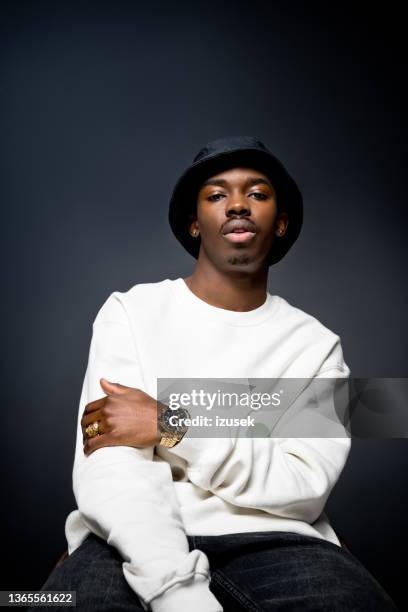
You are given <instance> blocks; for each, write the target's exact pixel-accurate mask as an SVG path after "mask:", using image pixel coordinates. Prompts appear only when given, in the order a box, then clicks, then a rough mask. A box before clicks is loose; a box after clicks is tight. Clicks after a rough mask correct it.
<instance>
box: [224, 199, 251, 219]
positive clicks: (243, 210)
mask: <svg viewBox="0 0 408 612" xmlns="http://www.w3.org/2000/svg"><path fill="white" fill-rule="evenodd" d="M250 212H251V211H250V208H249V206H248V202H247V201H246V200H243V201H241V200H240V199H239V198H235V199H234V202H233V203H232V204H229V205H228V207H227V210H226V211H225V213H226V215H227V217H230V216H231V215H248V214H250Z"/></svg>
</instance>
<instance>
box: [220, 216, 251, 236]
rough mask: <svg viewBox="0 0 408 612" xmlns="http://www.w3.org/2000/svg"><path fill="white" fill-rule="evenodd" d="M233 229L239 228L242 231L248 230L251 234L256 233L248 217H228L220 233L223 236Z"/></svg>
mask: <svg viewBox="0 0 408 612" xmlns="http://www.w3.org/2000/svg"><path fill="white" fill-rule="evenodd" d="M234 230H241V231H243V232H245V233H246V232H248V233H252V234H256V227H255V225H254V224H253V223H252V221H249V219H229V220H228V221H227V222H226V223H225V224H224V225H223V228H222V233H223V234H224V236H225V235H226V234H230V233H231V232H233V231H234Z"/></svg>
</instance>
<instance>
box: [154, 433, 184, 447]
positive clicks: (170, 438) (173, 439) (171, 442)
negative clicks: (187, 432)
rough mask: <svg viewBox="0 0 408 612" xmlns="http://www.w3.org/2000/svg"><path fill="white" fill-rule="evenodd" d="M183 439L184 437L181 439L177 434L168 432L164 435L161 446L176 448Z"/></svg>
mask: <svg viewBox="0 0 408 612" xmlns="http://www.w3.org/2000/svg"><path fill="white" fill-rule="evenodd" d="M182 439H183V436H182V437H181V438H180V437H179V436H177V435H175V434H170V433H167V432H166V433H165V434H163V435H162V437H161V440H160V442H159V444H160V446H164V447H166V448H172V447H173V446H176V444H178V443H179V442H180V441H181V440H182Z"/></svg>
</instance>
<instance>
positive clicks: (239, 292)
mask: <svg viewBox="0 0 408 612" xmlns="http://www.w3.org/2000/svg"><path fill="white" fill-rule="evenodd" d="M184 281H185V282H186V284H187V286H188V288H189V289H190V290H191V291H192V292H193V293H195V295H196V296H197V297H199V298H200V299H202V300H204V301H205V302H207V303H208V304H211V305H212V306H217V307H218V308H225V309H226V310H235V311H237V312H246V311H248V310H254V309H255V308H258V307H259V306H262V304H263V303H264V302H265V300H266V291H267V281H268V271H267V270H261V271H259V272H257V273H255V274H252V273H251V274H249V273H247V272H234V273H233V274H232V273H229V272H223V271H220V270H217V269H216V268H208V267H203V266H200V265H199V262H197V265H196V268H195V270H194V272H193V273H192V274H191V275H190V276H188V277H186V278H184Z"/></svg>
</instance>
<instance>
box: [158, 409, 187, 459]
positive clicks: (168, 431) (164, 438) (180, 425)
mask: <svg viewBox="0 0 408 612" xmlns="http://www.w3.org/2000/svg"><path fill="white" fill-rule="evenodd" d="M170 418H171V421H170ZM190 418H191V416H190V413H189V412H188V410H187V409H186V408H181V407H180V408H176V409H173V408H170V407H169V406H166V405H164V404H161V403H160V402H158V422H157V425H158V430H159V433H160V434H161V439H160V442H159V445H160V446H164V447H166V448H172V447H173V446H176V444H178V443H179V442H181V440H182V439H183V436H184V435H185V434H186V432H187V430H188V425H186V424H185V423H184V419H190Z"/></svg>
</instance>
